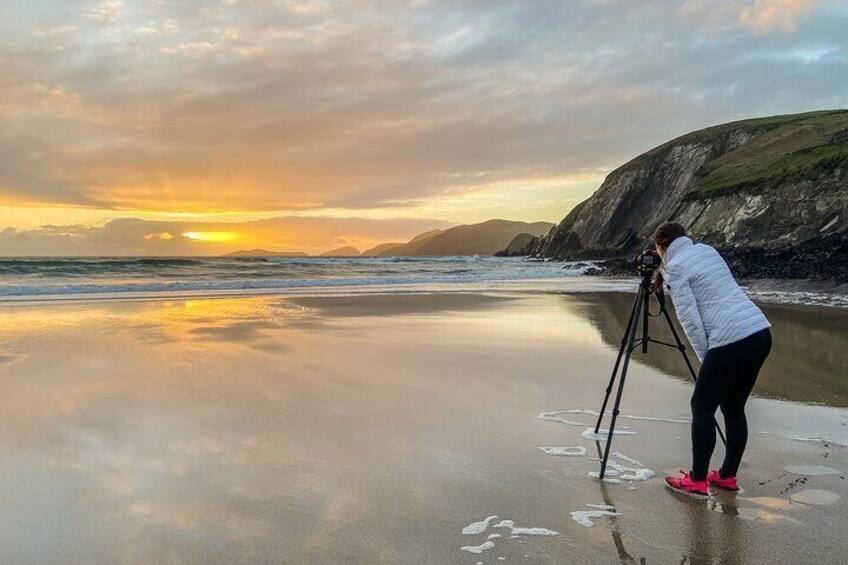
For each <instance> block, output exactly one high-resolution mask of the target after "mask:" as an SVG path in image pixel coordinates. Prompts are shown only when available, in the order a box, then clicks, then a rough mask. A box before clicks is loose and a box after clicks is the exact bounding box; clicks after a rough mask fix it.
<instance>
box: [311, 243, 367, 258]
mask: <svg viewBox="0 0 848 565" xmlns="http://www.w3.org/2000/svg"><path fill="white" fill-rule="evenodd" d="M359 255H360V253H359V249H357V248H356V247H351V246H350V245H348V246H345V247H339V248H338V249H333V250H331V251H327V252H325V253H322V254H321V257H359Z"/></svg>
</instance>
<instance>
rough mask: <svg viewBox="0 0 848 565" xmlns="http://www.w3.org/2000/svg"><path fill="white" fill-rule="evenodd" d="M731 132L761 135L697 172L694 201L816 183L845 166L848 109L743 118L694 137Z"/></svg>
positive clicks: (847, 139)
mask: <svg viewBox="0 0 848 565" xmlns="http://www.w3.org/2000/svg"><path fill="white" fill-rule="evenodd" d="M734 129H747V130H749V131H751V133H756V134H759V137H757V138H756V139H754V140H752V141H749V142H748V143H746V144H745V145H743V146H742V147H740V148H739V149H736V150H735V151H731V152H730V153H727V154H725V155H723V156H722V157H719V158H718V159H715V160H714V161H711V162H709V163H708V164H707V165H705V166H704V167H703V168H702V169H701V170H700V171H698V177H699V178H698V181H697V185H696V188H695V190H694V192H693V194H692V196H693V197H696V198H699V197H704V196H707V195H710V196H713V195H715V194H717V193H725V192H732V191H735V190H738V189H741V188H748V189H751V188H758V187H765V186H779V185H781V184H784V183H789V182H798V181H802V180H815V179H816V178H818V177H819V176H821V175H822V174H824V173H827V172H830V171H832V170H833V169H834V168H837V167H848V111H845V110H836V111H825V112H813V113H807V114H796V115H791V116H775V117H773V118H763V119H760V120H747V121H745V122H735V123H734V124H725V125H723V126H717V128H709V129H707V130H701V131H700V132H695V134H692V135H693V136H697V137H696V139H697V138H700V137H701V136H704V135H707V134H708V132H710V130H713V131H712V135H713V136H714V135H716V134H721V133H725V132H729V131H733V130H734ZM685 138H686V136H684V138H681V141H682V140H683V139H685ZM693 141H694V140H693Z"/></svg>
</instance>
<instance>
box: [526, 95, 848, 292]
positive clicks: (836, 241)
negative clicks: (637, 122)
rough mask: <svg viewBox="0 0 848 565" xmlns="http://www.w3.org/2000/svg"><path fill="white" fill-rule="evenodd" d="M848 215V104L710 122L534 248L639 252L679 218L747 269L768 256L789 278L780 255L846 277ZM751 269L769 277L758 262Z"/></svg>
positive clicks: (619, 180) (767, 263)
mask: <svg viewBox="0 0 848 565" xmlns="http://www.w3.org/2000/svg"><path fill="white" fill-rule="evenodd" d="M847 215H848V111H846V110H831V111H821V112H810V113H805V114H794V115H784V116H774V117H770V118H760V119H753V120H745V121H740V122H733V123H729V124H724V125H720V126H715V127H711V128H707V129H704V130H700V131H697V132H694V133H690V134H687V135H684V136H682V137H679V138H677V139H674V140H672V141H670V142H668V143H665V144H663V145H661V146H659V147H657V148H655V149H652V150H651V151H648V152H647V153H644V154H643V155H640V156H639V157H636V158H635V159H633V160H632V161H630V162H628V163H626V164H625V165H623V166H621V167H619V168H618V169H616V170H614V171H613V172H612V173H610V174H609V175H608V176H607V178H606V179H605V180H604V182H603V184H602V185H601V186H600V188H599V189H598V190H597V191H596V192H595V193H594V194H593V195H592V196H591V197H590V198H589V199H587V200H585V201H584V202H582V203H581V204H579V205H578V206H577V207H575V208H574V209H573V210H572V211H571V213H569V214H568V216H566V218H565V219H564V220H563V221H562V222H561V223H560V224H559V225H558V226H556V227H555V228H554V229H553V230H551V231H550V233H548V234H547V235H545V236H544V237H541V238H540V239H539V240H538V241H537V242H536V244H535V245H534V247H533V250H532V254H533V255H535V256H539V257H550V258H556V259H568V260H572V259H584V258H585V259H610V258H620V257H629V256H630V255H632V254H634V253H635V252H636V251H637V250H639V249H641V248H643V247H645V246H647V245H649V244H650V235H651V233H652V232H653V230H654V229H655V228H656V226H657V225H659V224H660V223H662V222H664V221H676V222H680V223H682V224H683V225H685V226H686V227H687V228H688V229H689V230H690V231H691V232H692V233H693V234H694V235H695V236H696V238H699V239H701V240H703V241H705V242H707V243H710V244H712V245H714V246H716V247H718V248H720V249H722V250H725V251H727V252H728V253H727V255H728V256H729V257H730V258H731V259H733V258H736V262H737V263H740V266H741V267H744V266H743V265H741V263H745V264H747V266H748V267H751V265H755V264H758V263H759V264H762V265H763V266H764V267H771V273H770V276H773V275H775V274H777V275H778V276H780V275H781V271H780V269H777V268H775V263H774V262H775V261H777V262H779V263H781V264H783V265H786V266H790V265H791V264H792V263H794V262H796V261H806V262H808V263H807V265H810V267H809V268H805V267H803V266H802V267H801V268H798V269H795V271H794V272H793V274H792V275H791V276H793V277H794V276H796V275H797V276H800V275H807V276H814V277H816V276H817V277H822V278H836V279H844V278H846V277H848V270H846V266H845V263H844V260H843V259H844V258H845V257H846V249H848V233H846V232H847V231H848V229H847V228H846V226H848V222H846V216H847ZM837 263H841V266H840V265H838V264H837ZM735 270H738V269H735ZM746 274H747V276H760V275H761V276H766V273H760V272H759V271H758V270H757V268H755V267H751V268H749V272H747V273H746Z"/></svg>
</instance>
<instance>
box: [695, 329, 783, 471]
mask: <svg viewBox="0 0 848 565" xmlns="http://www.w3.org/2000/svg"><path fill="white" fill-rule="evenodd" d="M769 351H771V332H770V331H769V330H768V328H766V329H764V330H760V331H758V332H757V333H755V334H752V335H750V336H748V337H746V338H743V339H740V340H739V341H735V342H733V343H729V344H727V345H723V346H721V347H716V348H714V349H710V350H708V351H707V355H706V357H705V358H704V363H703V364H702V365H701V370H700V372H699V373H698V382H697V383H696V384H695V392H694V393H693V394H692V403H691V404H692V480H697V481H702V480H705V479H706V477H707V469H708V467H709V465H710V457H712V454H713V449H715V443H716V432H715V424H714V418H715V412H716V408H718V407H721V412H722V414H724V427H725V434H726V436H727V450H726V453H725V456H724V463H723V464H722V466H721V469H720V470H719V472H720V473H721V476H722V477H735V476H736V471H738V470H739V463H740V462H741V461H742V454H743V453H744V452H745V444H746V443H748V421H747V420H746V418H745V402H747V401H748V396H749V395H750V394H751V390H752V389H753V388H754V383H755V382H756V381H757V374H758V373H759V372H760V367H762V366H763V362H764V361H765V360H766V357H768V354H769Z"/></svg>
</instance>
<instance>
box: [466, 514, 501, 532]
mask: <svg viewBox="0 0 848 565" xmlns="http://www.w3.org/2000/svg"><path fill="white" fill-rule="evenodd" d="M497 518H498V517H497V516H489V517H488V518H486V519H485V520H480V521H479V522H474V523H473V524H468V525H467V526H465V527H464V528H462V534H463V535H466V536H473V535H475V534H482V533H483V532H485V531H486V530H487V529H488V527H489V522H491V521H492V520H496V519H497Z"/></svg>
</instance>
